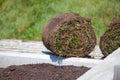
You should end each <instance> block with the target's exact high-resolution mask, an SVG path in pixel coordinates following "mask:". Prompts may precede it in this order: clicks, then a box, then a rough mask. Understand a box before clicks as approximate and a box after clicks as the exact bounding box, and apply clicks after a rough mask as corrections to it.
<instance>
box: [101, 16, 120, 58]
mask: <svg viewBox="0 0 120 80" xmlns="http://www.w3.org/2000/svg"><path fill="white" fill-rule="evenodd" d="M118 47H120V18H117V19H115V20H113V21H112V22H111V23H110V25H109V29H108V30H107V31H106V32H105V33H104V34H103V36H102V37H101V40H100V48H101V50H102V53H103V54H104V56H105V57H106V56H107V55H109V54H110V53H112V52H113V51H114V50H116V49H117V48H118Z"/></svg>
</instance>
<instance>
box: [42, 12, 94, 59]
mask: <svg viewBox="0 0 120 80" xmlns="http://www.w3.org/2000/svg"><path fill="white" fill-rule="evenodd" d="M42 40H43V43H44V45H45V46H46V48H47V49H49V50H50V51H52V52H53V53H54V54H56V55H58V56H60V57H73V56H74V57H85V56H86V55H88V54H89V53H90V52H91V51H93V49H94V47H95V45H96V36H95V32H94V31H93V28H92V27H91V20H90V19H88V18H84V17H81V16H79V14H77V13H63V14H60V15H57V16H55V17H54V18H52V19H50V20H49V21H48V22H47V23H46V25H45V27H44V29H43V34H42Z"/></svg>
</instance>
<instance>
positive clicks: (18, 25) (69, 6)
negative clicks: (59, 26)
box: [0, 0, 120, 42]
mask: <svg viewBox="0 0 120 80" xmlns="http://www.w3.org/2000/svg"><path fill="white" fill-rule="evenodd" d="M119 7H120V0H0V39H23V40H41V35H42V29H43V27H44V25H45V23H46V21H47V20H49V19H50V18H52V17H54V16H55V15H57V14H60V13H65V12H76V13H79V14H80V15H81V16H84V17H88V18H91V19H92V26H93V28H94V30H95V32H96V35H97V41H98V42H99V39H100V36H101V35H102V34H103V33H104V32H105V31H106V30H107V28H108V27H107V25H108V24H109V23H110V22H111V21H112V20H113V19H115V18H118V17H120V8H119Z"/></svg>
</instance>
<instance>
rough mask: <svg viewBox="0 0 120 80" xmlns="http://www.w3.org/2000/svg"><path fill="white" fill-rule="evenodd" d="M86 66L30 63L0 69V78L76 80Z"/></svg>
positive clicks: (1, 79)
mask: <svg viewBox="0 0 120 80" xmlns="http://www.w3.org/2000/svg"><path fill="white" fill-rule="evenodd" d="M88 70H89V68H87V67H75V66H54V65H50V64H30V65H21V66H10V67H8V68H5V69H0V80H76V79H77V78H78V77H79V76H81V75H82V74H84V73H85V72H86V71H88Z"/></svg>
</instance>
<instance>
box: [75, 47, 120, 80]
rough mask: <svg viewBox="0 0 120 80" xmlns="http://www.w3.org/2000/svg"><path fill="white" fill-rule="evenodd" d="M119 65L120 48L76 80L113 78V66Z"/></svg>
mask: <svg viewBox="0 0 120 80" xmlns="http://www.w3.org/2000/svg"><path fill="white" fill-rule="evenodd" d="M116 65H120V48H118V49H117V50H116V51H114V52H113V53H111V54H110V55H109V56H108V57H106V58H105V59H104V60H103V61H101V62H100V63H99V64H97V65H96V66H94V67H93V68H92V69H90V70H89V71H88V72H86V73H85V74H84V75H83V76H81V77H79V78H78V79H77V80H113V75H114V66H116Z"/></svg>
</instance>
